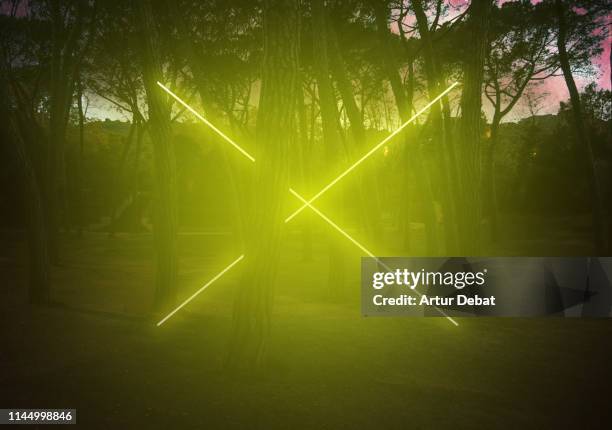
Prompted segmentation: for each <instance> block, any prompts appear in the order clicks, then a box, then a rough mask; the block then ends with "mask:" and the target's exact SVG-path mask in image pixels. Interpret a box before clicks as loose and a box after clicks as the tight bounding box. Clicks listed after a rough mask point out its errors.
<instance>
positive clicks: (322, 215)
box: [289, 188, 459, 326]
mask: <svg viewBox="0 0 612 430" xmlns="http://www.w3.org/2000/svg"><path fill="white" fill-rule="evenodd" d="M289 191H290V192H291V194H293V195H294V196H295V197H297V198H298V199H300V200H301V201H302V203H304V206H305V207H309V208H310V209H312V210H313V212H314V213H316V214H317V215H319V216H320V217H321V218H323V220H325V222H327V223H328V224H329V225H331V226H332V227H333V228H334V229H336V230H337V231H338V232H339V233H340V234H341V235H342V236H344V237H346V238H347V239H348V240H350V241H351V242H352V243H353V244H354V245H356V246H357V247H358V248H359V249H361V250H362V251H363V252H364V253H366V254H367V255H368V256H370V257H372V258H373V259H375V260H376V262H377V263H378V264H380V265H381V266H383V267H384V268H385V270H386V271H387V272H393V269H391V268H390V267H389V266H387V265H386V264H385V263H383V262H382V261H381V260H380V259H379V258H378V257H376V256H375V255H374V254H373V253H372V252H370V251H369V250H368V249H367V248H366V247H365V246H363V245H362V244H360V243H359V242H357V240H355V239H353V237H352V236H351V235H350V234H348V233H347V232H345V231H344V230H342V229H341V228H340V227H339V226H338V224H336V223H335V222H333V221H332V220H331V219H329V218H328V217H327V216H325V214H323V213H322V212H321V211H320V210H318V209H317V208H315V207H314V206H312V205H311V204H310V203H309V202H308V201H307V200H306V199H305V198H304V197H302V196H300V195H299V194H298V193H297V192H296V191H295V190H294V189H292V188H289ZM412 291H413V292H415V293H416V294H417V295H418V296H419V297H421V296H422V295H423V294H421V292H419V291H418V290H417V289H416V288H415V289H413V290H412ZM434 308H435V309H436V310H437V311H438V312H439V313H440V315H442V316H443V317H445V318H446V319H447V320H449V321H450V322H451V323H453V324H454V325H455V326H458V325H459V323H458V322H457V321H455V320H454V319H453V318H452V317H451V316H449V315H448V314H447V313H446V312H444V311H443V310H442V309H440V308H438V307H437V306H434Z"/></svg>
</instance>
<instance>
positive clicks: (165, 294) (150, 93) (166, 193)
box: [138, 0, 178, 310]
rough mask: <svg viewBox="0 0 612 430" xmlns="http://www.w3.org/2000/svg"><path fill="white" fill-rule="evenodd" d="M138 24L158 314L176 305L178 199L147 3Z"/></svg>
mask: <svg viewBox="0 0 612 430" xmlns="http://www.w3.org/2000/svg"><path fill="white" fill-rule="evenodd" d="M138 6H139V12H140V16H139V18H140V23H141V31H142V35H141V41H142V58H143V81H144V87H145V91H146V94H147V103H148V107H149V123H148V124H149V131H150V134H149V135H150V137H151V141H152V143H153V155H154V160H155V170H156V175H155V183H156V189H155V196H154V197H155V208H154V213H155V215H154V222H153V226H154V236H155V248H156V251H157V279H156V288H155V299H154V307H155V309H156V310H162V309H165V308H167V307H170V306H172V305H173V304H174V303H175V301H176V287H177V285H176V283H177V276H178V255H177V254H178V251H177V231H178V199H177V175H176V161H175V156H174V145H173V138H172V129H171V122H170V104H169V103H168V100H167V98H166V96H165V94H164V92H163V91H161V90H160V88H159V87H158V86H157V81H162V80H163V78H162V65H161V59H160V54H159V50H160V43H159V34H158V30H157V25H156V22H155V17H154V15H153V11H152V6H151V1H150V0H140V1H139V3H138Z"/></svg>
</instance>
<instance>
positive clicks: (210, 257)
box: [0, 233, 612, 429]
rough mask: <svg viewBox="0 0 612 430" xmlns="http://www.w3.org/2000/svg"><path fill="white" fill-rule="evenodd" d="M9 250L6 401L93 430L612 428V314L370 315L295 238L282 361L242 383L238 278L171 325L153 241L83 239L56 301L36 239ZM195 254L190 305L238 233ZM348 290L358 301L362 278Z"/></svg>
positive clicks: (286, 257) (58, 276)
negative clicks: (158, 289)
mask: <svg viewBox="0 0 612 430" xmlns="http://www.w3.org/2000/svg"><path fill="white" fill-rule="evenodd" d="M3 243H5V244H6V246H4V247H3V248H2V254H1V258H0V276H1V278H0V279H2V280H3V282H2V286H1V287H0V294H1V295H2V296H0V299H1V304H0V309H1V318H2V320H1V321H2V323H1V325H0V341H1V342H2V347H1V348H0V405H2V406H0V407H2V408H10V407H15V408H27V407H38V408H54V407H57V408H60V407H61V408H77V409H78V413H77V420H78V423H79V425H80V426H81V427H83V428H91V429H98V428H99V429H108V428H130V429H131V428H163V429H167V428H180V429H183V428H214V429H216V428H223V429H226V428H230V429H231V428H236V429H258V428H261V429H271V428H282V429H286V428H309V429H310V428H316V429H339V428H350V429H368V428H373V429H381V428H385V429H387V428H388V429H394V428H398V429H406V428H434V429H439V428H466V429H467V428H538V429H541V428H566V427H569V426H579V427H580V428H607V424H609V422H610V418H611V417H610V415H612V412H611V409H610V404H612V394H611V389H612V386H611V385H610V381H611V380H612V366H611V365H610V363H612V361H611V360H612V348H611V346H610V339H611V338H612V337H611V335H612V321H610V320H579V319H560V318H548V319H515V318H500V319H492V318H471V319H467V318H464V319H460V320H459V322H460V326H459V327H454V326H452V325H451V324H449V323H448V321H446V320H444V319H442V318H362V317H361V316H360V309H359V303H358V301H353V300H349V301H347V302H344V303H338V302H334V301H332V300H330V299H329V297H330V294H329V292H328V291H327V287H326V264H327V262H326V258H324V257H320V258H315V259H314V260H313V261H310V262H304V261H301V260H300V258H299V241H298V240H297V237H295V238H293V237H292V238H290V240H287V241H285V243H287V244H288V245H287V249H285V250H284V251H283V253H282V255H283V265H282V268H283V269H282V270H281V273H280V274H279V278H280V279H279V283H278V287H277V291H276V303H275V310H274V318H273V332H272V336H271V339H270V350H269V360H268V362H267V363H266V365H265V367H264V368H263V369H262V370H261V371H260V372H257V373H256V374H250V375H245V374H240V375H237V374H232V373H228V372H227V371H225V370H224V368H223V365H222V363H223V359H224V357H225V353H226V350H227V348H226V347H227V341H228V336H229V330H230V327H231V311H232V298H233V289H234V288H238V287H239V286H238V285H236V284H237V282H236V280H237V276H236V275H237V272H234V273H232V272H230V273H228V274H227V275H226V277H224V278H223V279H222V280H220V281H219V282H218V283H216V284H213V285H212V286H211V287H210V288H209V289H208V290H206V291H205V292H204V293H203V294H202V295H201V296H199V297H198V298H197V299H196V300H195V301H194V302H192V303H190V304H189V305H188V307H187V308H186V309H185V310H184V311H181V312H180V313H178V314H177V315H176V316H175V317H173V318H172V319H171V320H169V321H168V322H167V323H166V324H164V326H162V327H161V328H156V327H155V324H154V322H153V321H152V320H151V318H149V317H148V316H147V311H148V309H149V307H150V304H151V294H152V288H153V287H152V286H153V280H154V271H153V266H152V261H153V253H152V252H153V251H152V239H151V237H150V236H148V235H119V236H118V237H116V238H115V239H108V238H106V237H105V236H104V235H101V234H92V233H89V234H85V236H84V237H82V238H77V237H73V236H66V237H65V240H64V245H63V255H64V263H63V265H62V266H61V267H58V268H54V269H53V272H52V278H53V284H54V299H55V300H56V301H57V302H60V303H61V304H62V305H56V306H29V305H26V304H25V303H24V296H23V291H24V286H25V282H26V266H25V264H24V261H25V256H26V250H25V246H24V244H23V243H22V242H21V241H18V240H13V239H10V240H9V239H7V238H4V240H3ZM324 249H325V248H324V245H323V244H322V243H317V244H316V249H315V251H316V250H320V251H323V250H324ZM180 250H181V278H180V286H181V292H180V295H181V297H186V296H188V295H189V293H190V292H192V291H194V290H195V289H197V288H199V287H200V286H201V285H202V283H203V282H205V281H206V280H207V279H209V278H210V277H211V276H212V275H214V274H215V273H216V272H218V271H219V270H220V269H221V268H222V267H224V266H225V265H226V264H227V263H228V262H229V261H231V260H232V259H233V258H235V256H234V251H235V250H232V249H231V245H230V244H229V242H228V240H227V238H226V237H224V236H206V235H184V236H181V239H180ZM352 252H353V251H352V250H349V249H347V253H348V255H349V257H350V265H351V266H352V265H354V268H357V267H358V264H359V261H358V258H357V255H356V254H353V253H352ZM315 255H319V254H317V253H316V252H315ZM353 257H354V258H353ZM352 269H353V267H351V270H350V273H355V274H358V273H359V271H358V270H352ZM346 288H347V289H348V290H350V289H354V291H353V292H354V294H353V292H351V291H349V292H348V295H349V296H354V297H358V294H357V292H358V279H357V278H354V277H351V278H349V279H348V281H347V286H346Z"/></svg>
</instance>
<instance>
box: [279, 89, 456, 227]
mask: <svg viewBox="0 0 612 430" xmlns="http://www.w3.org/2000/svg"><path fill="white" fill-rule="evenodd" d="M457 85H459V83H458V82H455V83H454V84H452V85H451V86H450V87H448V88H447V89H445V90H444V91H443V92H442V93H441V94H440V95H438V96H437V97H436V98H435V99H433V100H432V101H430V102H429V103H427V105H425V107H423V108H422V109H421V110H419V111H418V112H417V113H415V114H414V115H412V117H411V118H410V119H409V120H407V121H406V122H405V123H403V124H402V125H400V126H399V128H397V129H396V130H395V131H394V132H393V133H391V134H390V135H389V136H387V137H385V138H384V139H383V141H382V142H380V143H379V144H378V145H376V146H375V147H374V148H372V149H370V150H369V151H368V152H367V153H366V154H365V155H364V156H363V157H361V158H360V159H359V160H357V161H356V162H355V163H353V164H352V165H351V166H350V167H349V168H348V169H346V170H345V171H344V172H342V173H341V174H340V175H339V176H338V177H337V178H336V179H334V180H333V181H331V182H330V183H329V184H327V185H326V186H325V187H323V189H322V190H321V191H319V192H318V193H317V194H315V195H314V196H313V197H312V198H311V199H310V200H308V201H307V203H312V202H314V201H315V200H316V199H318V198H319V197H321V196H322V195H323V194H324V193H325V192H326V191H327V190H329V189H330V188H331V187H333V186H334V185H335V184H336V183H337V182H338V181H340V180H341V179H342V178H344V177H345V176H346V175H348V174H349V173H350V172H352V171H353V169H355V168H356V167H357V166H359V165H360V164H361V163H363V162H364V161H365V160H366V159H367V158H368V157H369V156H370V155H372V154H374V153H375V152H376V151H378V150H379V149H380V148H381V147H382V146H383V145H384V144H385V143H387V142H388V141H389V140H391V139H392V138H393V137H394V136H396V135H397V134H398V133H399V132H401V131H402V130H403V129H404V128H405V127H406V126H407V125H408V124H410V123H411V122H413V121H414V120H415V119H417V118H418V117H419V116H421V115H422V114H423V112H425V111H426V110H427V109H429V108H430V107H431V106H433V104H434V103H436V102H437V101H438V100H440V99H441V98H442V97H444V96H445V95H446V94H448V92H449V91H450V90H452V89H453V88H455V87H456V86H457ZM307 206H308V204H306V202H305V203H304V204H303V205H302V206H301V207H300V208H298V209H297V210H296V211H295V212H293V213H292V214H291V215H289V216H288V217H287V218H286V219H285V222H289V221H291V220H292V219H293V218H294V217H295V216H296V215H297V214H299V213H300V212H302V211H303V210H304V208H306V207H307Z"/></svg>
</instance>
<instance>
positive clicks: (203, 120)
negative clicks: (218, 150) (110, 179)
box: [157, 81, 255, 162]
mask: <svg viewBox="0 0 612 430" xmlns="http://www.w3.org/2000/svg"><path fill="white" fill-rule="evenodd" d="M157 85H159V86H160V87H161V88H162V89H163V90H164V91H165V92H167V93H168V94H170V95H171V96H172V98H174V100H176V101H177V102H179V103H180V104H181V105H183V106H184V107H185V108H186V109H187V110H188V111H189V112H191V113H192V114H194V115H195V116H196V117H197V118H198V119H199V120H200V121H202V122H203V123H204V124H206V125H207V126H209V127H210V128H212V129H213V130H214V131H215V132H216V133H217V134H218V135H219V136H221V137H222V138H223V139H224V140H225V141H226V142H227V143H229V144H230V145H232V146H233V147H234V148H236V149H237V150H238V151H240V152H241V153H242V155H244V156H245V157H247V158H248V159H249V160H251V161H252V162H255V157H253V156H252V155H251V154H249V153H248V152H247V151H245V150H244V149H242V148H241V147H240V145H238V144H237V143H236V142H234V141H233V140H232V139H230V138H229V137H228V136H226V135H225V134H224V133H223V132H222V131H221V130H219V129H218V128H217V127H215V126H214V125H213V124H212V123H211V122H210V121H208V120H207V119H206V118H204V117H203V116H202V115H200V114H199V113H198V112H197V111H196V110H195V109H194V108H192V107H191V106H189V105H188V104H187V103H185V102H184V101H183V100H181V98H180V97H179V96H177V95H176V94H174V93H173V92H172V91H170V89H169V88H167V87H166V86H164V85H163V84H162V83H161V82H159V81H158V82H157Z"/></svg>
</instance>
